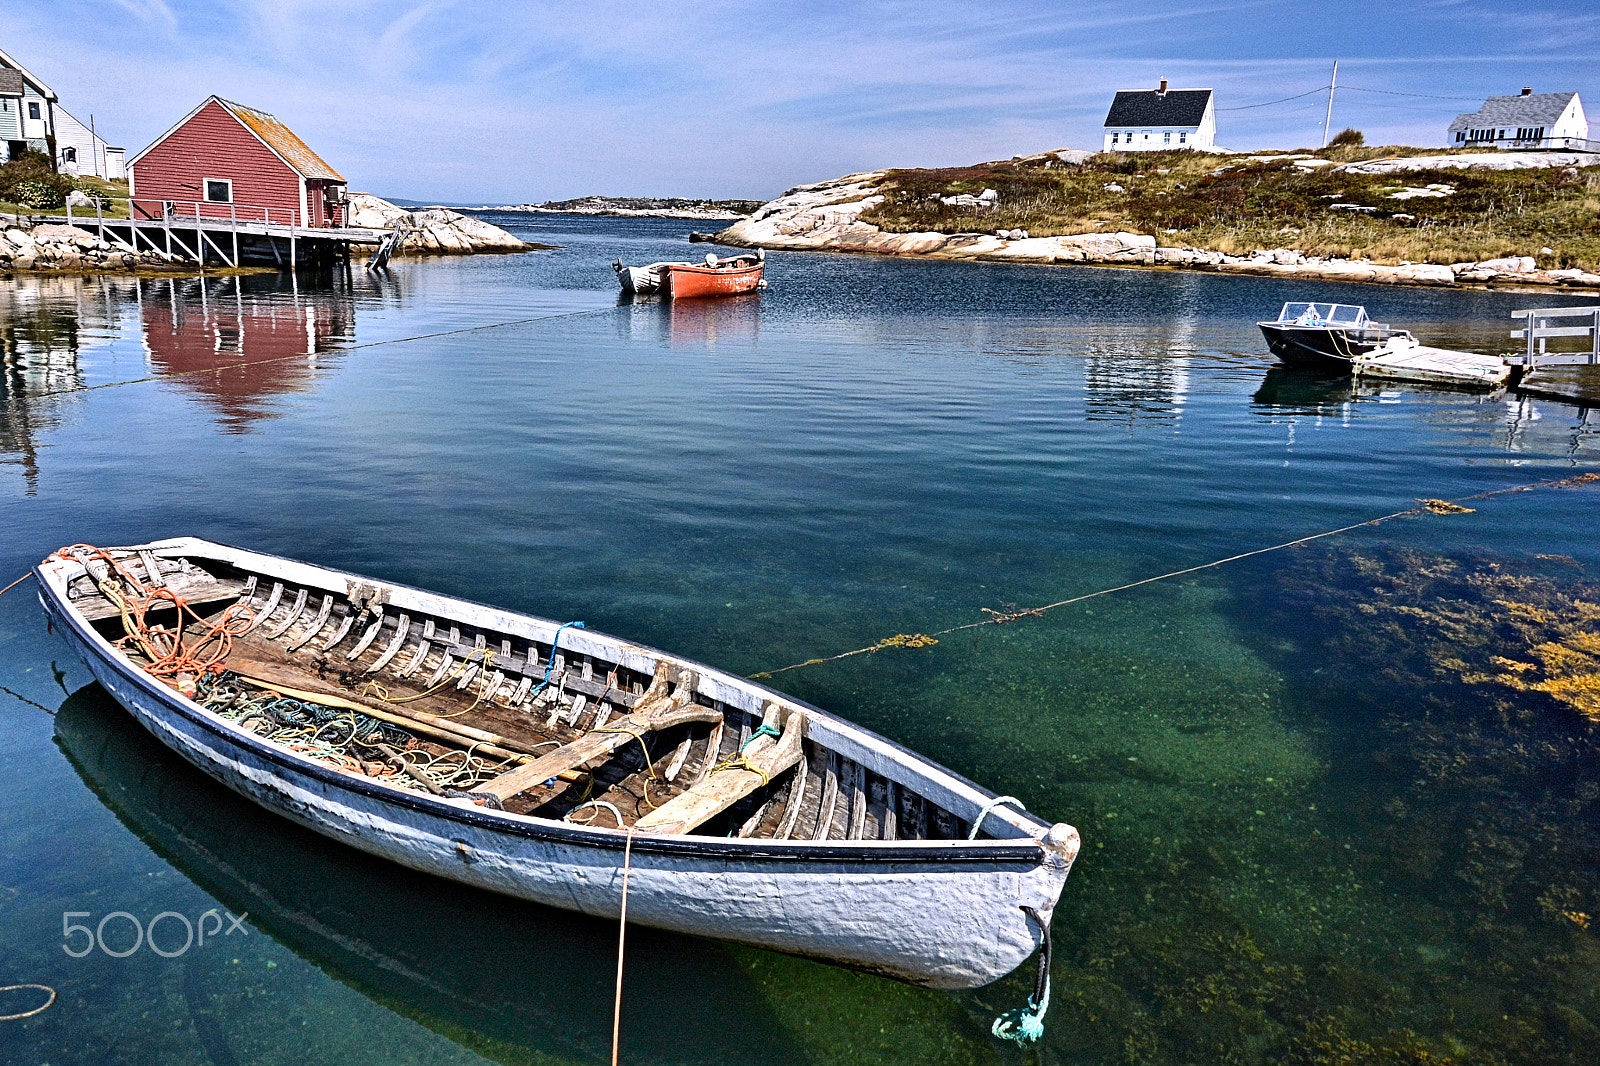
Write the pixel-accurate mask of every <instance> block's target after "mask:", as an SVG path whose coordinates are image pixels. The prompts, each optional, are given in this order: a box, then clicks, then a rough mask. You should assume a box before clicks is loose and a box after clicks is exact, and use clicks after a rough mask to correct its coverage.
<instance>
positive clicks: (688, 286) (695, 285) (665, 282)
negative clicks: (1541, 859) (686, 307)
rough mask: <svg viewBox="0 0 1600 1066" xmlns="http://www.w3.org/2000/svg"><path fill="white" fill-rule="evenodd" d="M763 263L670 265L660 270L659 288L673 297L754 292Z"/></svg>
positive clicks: (757, 285) (732, 294)
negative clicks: (743, 264)
mask: <svg viewBox="0 0 1600 1066" xmlns="http://www.w3.org/2000/svg"><path fill="white" fill-rule="evenodd" d="M764 265H765V264H763V263H756V264H755V265H753V266H744V267H732V268H728V267H710V266H678V265H676V264H674V265H672V266H670V267H667V268H665V269H663V270H662V272H661V290H662V291H663V292H665V293H666V294H667V295H668V296H669V297H671V298H672V299H674V300H690V299H698V298H701V297H706V296H737V295H739V294H740V293H746V292H754V291H755V290H756V289H757V288H758V287H759V286H760V285H761V270H762V267H763V266H764Z"/></svg>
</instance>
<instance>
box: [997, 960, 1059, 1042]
mask: <svg viewBox="0 0 1600 1066" xmlns="http://www.w3.org/2000/svg"><path fill="white" fill-rule="evenodd" d="M1049 1009H1050V978H1049V977H1048V976H1046V977H1045V979H1044V998H1043V999H1042V1000H1040V1001H1039V1002H1037V1003H1035V1002H1034V999H1033V997H1032V996H1029V997H1028V1005H1027V1006H1026V1007H1018V1008H1016V1009H1015V1010H1008V1011H1006V1012H1005V1013H1004V1014H1002V1015H1000V1017H998V1018H996V1019H995V1020H994V1026H993V1027H992V1028H991V1029H990V1032H992V1033H994V1035H995V1036H997V1037H999V1038H1000V1039H1001V1040H1010V1041H1011V1042H1012V1043H1015V1044H1031V1043H1033V1042H1034V1041H1036V1040H1038V1039H1039V1038H1040V1037H1041V1036H1043V1035H1044V1012H1045V1011H1047V1010H1049Z"/></svg>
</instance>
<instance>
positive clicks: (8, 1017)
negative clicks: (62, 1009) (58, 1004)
mask: <svg viewBox="0 0 1600 1066" xmlns="http://www.w3.org/2000/svg"><path fill="white" fill-rule="evenodd" d="M24 988H37V989H38V990H39V991H41V992H48V993H50V998H49V999H47V1000H45V1001H44V1006H42V1007H35V1008H33V1009H32V1010H25V1011H23V1012H22V1013H21V1014H0V1022H18V1021H21V1020H22V1019H24V1018H32V1017H33V1016H34V1015H35V1014H43V1013H44V1012H45V1011H47V1010H49V1009H50V1005H51V1004H53V1003H54V1002H55V1001H56V990H55V989H53V988H51V987H50V986H49V985H35V984H26V985H0V992H16V991H19V990H20V989H24Z"/></svg>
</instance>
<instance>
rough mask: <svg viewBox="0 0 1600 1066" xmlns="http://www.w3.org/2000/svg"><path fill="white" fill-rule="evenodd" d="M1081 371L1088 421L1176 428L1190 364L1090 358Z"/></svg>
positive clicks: (1124, 357) (1152, 358) (1144, 358)
mask: <svg viewBox="0 0 1600 1066" xmlns="http://www.w3.org/2000/svg"><path fill="white" fill-rule="evenodd" d="M1085 364H1086V365H1085V368H1084V372H1083V395H1084V416H1085V417H1086V418H1088V419H1089V421H1091V422H1106V421H1109V422H1125V423H1127V424H1128V425H1129V426H1132V425H1134V424H1135V423H1145V424H1148V425H1158V426H1176V425H1177V424H1178V423H1179V421H1181V419H1182V416H1183V405H1184V402H1185V400H1186V398H1187V397H1188V394H1189V361H1188V360H1187V359H1183V358H1180V357H1174V356H1149V355H1091V356H1090V357H1089V358H1088V359H1086V360H1085Z"/></svg>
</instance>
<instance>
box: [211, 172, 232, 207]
mask: <svg viewBox="0 0 1600 1066" xmlns="http://www.w3.org/2000/svg"><path fill="white" fill-rule="evenodd" d="M206 199H207V200H210V201H211V202H212V203H214V204H231V203H233V182H231V181H218V180H217V179H216V178H207V179H206Z"/></svg>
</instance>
